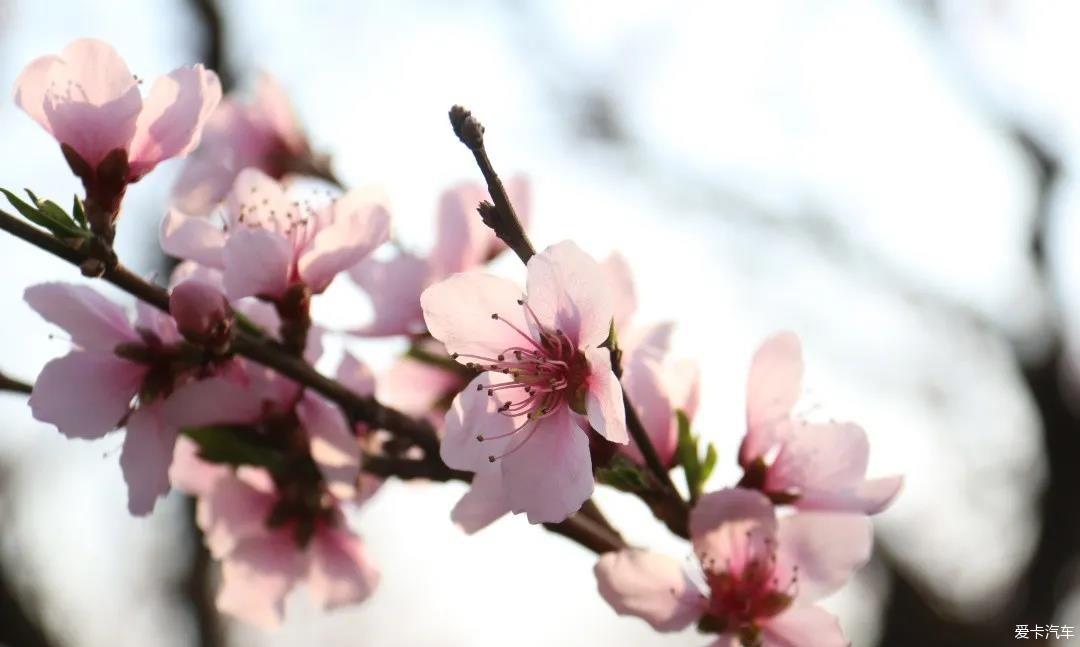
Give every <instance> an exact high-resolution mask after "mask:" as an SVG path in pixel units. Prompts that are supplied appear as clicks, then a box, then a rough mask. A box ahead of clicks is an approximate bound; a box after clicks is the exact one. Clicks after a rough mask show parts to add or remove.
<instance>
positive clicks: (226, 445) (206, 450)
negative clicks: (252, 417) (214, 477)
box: [181, 426, 285, 472]
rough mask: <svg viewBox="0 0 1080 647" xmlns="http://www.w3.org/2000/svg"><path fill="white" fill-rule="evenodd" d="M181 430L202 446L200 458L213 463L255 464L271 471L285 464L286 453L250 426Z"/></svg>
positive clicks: (281, 467) (278, 469) (279, 468)
mask: <svg viewBox="0 0 1080 647" xmlns="http://www.w3.org/2000/svg"><path fill="white" fill-rule="evenodd" d="M181 433H183V434H184V435H185V436H187V437H188V438H190V439H191V440H193V441H194V442H195V444H196V445H198V446H199V457H200V458H202V459H203V460H205V461H208V462H210V463H220V464H225V465H234V466H236V465H255V466H257V467H265V468H266V469H268V470H270V471H271V472H274V471H280V470H281V469H283V468H284V466H285V456H284V455H283V454H282V453H281V452H280V451H278V450H277V449H275V448H273V447H268V446H266V445H265V444H264V443H262V442H261V441H260V440H259V438H258V437H257V436H255V435H254V434H253V433H252V432H251V430H250V429H249V428H247V427H234V426H218V427H193V428H185V429H182V430H181Z"/></svg>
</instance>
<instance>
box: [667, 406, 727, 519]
mask: <svg viewBox="0 0 1080 647" xmlns="http://www.w3.org/2000/svg"><path fill="white" fill-rule="evenodd" d="M675 417H676V420H677V421H678V424H679V446H678V448H677V449H676V456H677V457H678V459H679V464H680V465H682V468H683V475H684V476H685V477H686V488H687V490H688V491H689V492H690V500H691V501H695V500H697V498H698V497H699V496H701V491H702V489H703V488H704V487H705V481H707V480H709V476H711V475H712V472H713V469H715V468H716V460H717V454H716V447H715V446H713V444H712V443H709V444H708V446H707V447H706V448H705V457H704V458H702V457H701V449H700V444H701V439H700V438H698V437H697V436H695V435H694V434H693V433H691V431H690V418H688V417H687V415H686V412H684V411H682V410H681V409H680V410H676V411H675Z"/></svg>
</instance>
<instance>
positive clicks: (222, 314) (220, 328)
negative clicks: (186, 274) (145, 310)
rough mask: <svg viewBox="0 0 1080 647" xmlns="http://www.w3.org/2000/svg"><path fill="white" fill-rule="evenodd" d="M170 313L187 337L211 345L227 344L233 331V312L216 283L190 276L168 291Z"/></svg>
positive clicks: (181, 332) (222, 346) (191, 340)
mask: <svg viewBox="0 0 1080 647" xmlns="http://www.w3.org/2000/svg"><path fill="white" fill-rule="evenodd" d="M169 313H170V314H171V315H172V317H173V319H174V320H175V321H176V327H177V329H178V330H179V331H180V334H181V335H183V336H184V338H185V339H187V340H188V341H190V342H192V343H195V344H199V345H200V346H207V347H209V348H224V347H226V346H227V345H228V342H229V339H230V335H231V333H232V321H233V312H232V308H231V307H230V306H229V302H228V300H226V299H225V295H224V294H222V293H221V291H220V290H218V289H217V288H216V287H214V286H212V285H210V284H209V283H206V282H204V281H199V280H197V279H189V280H187V281H184V282H183V283H181V284H179V285H177V286H176V287H174V288H173V289H172V292H171V293H170V294H169Z"/></svg>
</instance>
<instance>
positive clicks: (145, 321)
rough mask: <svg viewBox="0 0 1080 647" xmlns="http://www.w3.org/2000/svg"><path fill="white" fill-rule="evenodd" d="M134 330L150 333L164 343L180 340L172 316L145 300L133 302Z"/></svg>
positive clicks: (173, 342)
mask: <svg viewBox="0 0 1080 647" xmlns="http://www.w3.org/2000/svg"><path fill="white" fill-rule="evenodd" d="M135 330H137V331H139V332H140V333H150V334H152V335H154V336H155V337H157V338H158V340H160V341H161V342H162V343H165V344H175V343H177V342H179V341H180V340H181V337H180V331H178V330H177V329H176V322H175V321H173V318H172V317H170V316H169V315H168V313H165V312H162V311H161V310H158V309H157V308H155V307H154V306H152V305H150V304H149V303H146V302H145V301H136V302H135Z"/></svg>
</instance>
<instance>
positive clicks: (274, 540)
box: [217, 533, 306, 629]
mask: <svg viewBox="0 0 1080 647" xmlns="http://www.w3.org/2000/svg"><path fill="white" fill-rule="evenodd" d="M305 565H306V564H305V560H304V559H303V555H301V554H300V552H299V551H298V549H297V547H296V545H295V544H294V543H293V542H292V538H291V537H289V536H288V535H287V534H286V533H277V534H275V535H267V536H266V537H263V538H260V539H249V540H247V541H245V542H244V543H243V544H241V545H240V546H238V547H237V548H236V550H234V551H233V552H232V554H230V555H229V557H228V558H227V559H226V560H224V561H223V562H222V565H221V591H219V592H218V597H217V607H218V609H219V610H221V611H223V612H224V613H228V614H230V615H233V616H236V617H237V618H239V619H241V620H243V621H245V622H250V623H251V624H254V625H257V626H259V627H263V628H267V629H271V628H274V627H277V626H278V625H279V624H281V620H282V617H283V615H284V613H285V596H286V595H288V593H289V590H290V589H292V587H293V585H294V584H295V583H296V580H297V579H299V578H300V577H301V576H302V575H303V573H304V567H305Z"/></svg>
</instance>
